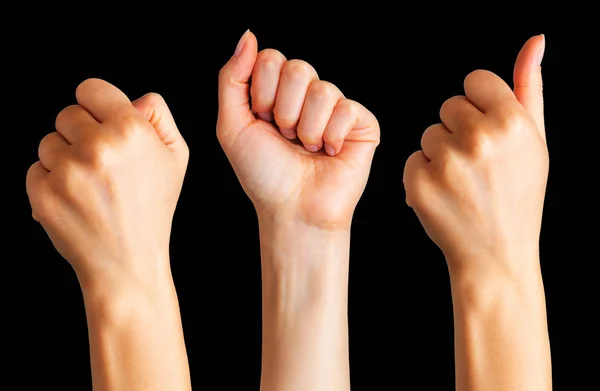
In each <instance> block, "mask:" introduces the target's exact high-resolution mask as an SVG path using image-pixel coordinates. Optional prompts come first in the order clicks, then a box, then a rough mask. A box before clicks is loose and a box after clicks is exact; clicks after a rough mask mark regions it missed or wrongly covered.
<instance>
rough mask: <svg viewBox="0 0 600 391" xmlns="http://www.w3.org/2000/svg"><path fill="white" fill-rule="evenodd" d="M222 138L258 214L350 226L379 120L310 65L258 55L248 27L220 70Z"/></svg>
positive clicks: (273, 54) (267, 51)
mask: <svg viewBox="0 0 600 391" xmlns="http://www.w3.org/2000/svg"><path fill="white" fill-rule="evenodd" d="M250 78H252V87H250V86H249V79H250ZM250 98H251V100H252V108H250V104H249V99H250ZM217 136H218V139H219V141H220V143H221V146H222V147H223V149H224V151H225V153H226V154H227V157H228V158H229V161H230V162H231V164H232V166H233V168H234V170H235V172H236V174H237V177H238V178H239V180H240V182H241V184H242V186H243V188H244V190H245V191H246V193H247V194H248V196H249V197H250V199H251V200H252V202H253V204H254V206H255V208H256V210H257V213H258V214H259V217H260V216H264V217H265V218H269V219H275V220H277V221H285V222H290V221H294V222H301V223H304V224H307V225H310V226H315V227H319V228H326V229H336V228H343V229H346V228H348V227H349V225H350V221H351V219H352V215H353V212H354V209H355V207H356V204H357V202H358V200H359V198H360V196H361V195H362V192H363V190H364V187H365V185H366V182H367V178H368V175H369V171H370V167H371V160H372V158H373V154H374V152H375V148H376V147H377V145H378V144H379V125H378V123H377V120H376V119H375V117H374V116H373V114H371V113H370V112H369V111H368V110H367V109H365V108H364V107H363V106H361V105H360V104H358V103H357V102H355V101H352V100H350V99H346V98H345V97H344V95H343V94H342V92H341V91H340V90H339V89H338V88H337V87H336V86H335V85H333V84H331V83H328V82H326V81H322V80H320V79H319V77H318V76H317V72H316V71H315V70H314V69H313V67H312V66H310V65H309V64H308V63H306V62H304V61H300V60H289V61H288V60H287V59H286V58H285V57H284V55H283V54H281V53H280V52H278V51H275V50H272V49H265V50H263V51H261V52H260V53H257V42H256V37H255V36H254V35H253V34H252V33H251V32H249V31H248V32H246V33H245V34H244V35H243V36H242V38H241V40H240V42H239V44H238V47H237V50H236V51H235V54H234V56H233V57H232V58H231V60H230V61H229V62H228V63H227V64H226V65H225V66H224V67H223V68H222V70H221V72H220V75H219V115H218V122H217Z"/></svg>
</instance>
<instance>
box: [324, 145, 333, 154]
mask: <svg viewBox="0 0 600 391" xmlns="http://www.w3.org/2000/svg"><path fill="white" fill-rule="evenodd" d="M325 152H327V154H328V155H329V156H334V155H335V149H333V147H331V146H329V145H327V144H325Z"/></svg>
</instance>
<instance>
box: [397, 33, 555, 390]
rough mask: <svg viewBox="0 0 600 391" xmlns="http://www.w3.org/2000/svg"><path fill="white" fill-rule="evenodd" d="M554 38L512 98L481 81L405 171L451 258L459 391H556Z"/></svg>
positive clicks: (537, 52)
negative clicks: (550, 92) (546, 281)
mask: <svg viewBox="0 0 600 391" xmlns="http://www.w3.org/2000/svg"><path fill="white" fill-rule="evenodd" d="M544 48H545V38H544V36H543V35H537V36H535V37H531V38H530V39H529V40H528V41H527V42H526V43H525V45H523V48H522V49H521V51H520V52H519V55H518V56H517V60H516V61H515V66H514V72H513V81H514V88H512V87H511V86H509V85H508V84H507V83H506V82H505V81H504V80H503V79H502V78H500V77H499V76H498V75H496V74H494V73H492V72H490V71H487V70H482V69H479V70H475V71H473V72H471V73H470V74H468V75H467V77H466V78H465V80H464V82H463V87H464V92H465V94H464V95H458V96H454V97H451V98H449V99H448V100H446V101H445V102H444V103H443V104H442V106H441V108H440V111H439V115H440V120H441V122H440V123H438V124H434V125H432V126H430V127H428V128H427V129H426V130H425V132H424V133H423V136H422V138H421V148H422V149H421V150H420V151H417V152H416V153H414V154H413V155H411V157H409V159H408V160H407V162H406V166H405V171H404V184H405V188H406V191H407V193H406V194H407V196H406V199H407V203H408V205H409V206H411V207H412V208H413V209H414V211H415V213H416V214H417V216H418V217H419V220H420V221H421V223H422V225H423V227H424V228H425V230H426V232H427V233H428V235H429V237H430V238H431V239H432V240H433V242H434V243H436V244H437V245H438V247H439V248H440V249H441V250H442V252H443V254H444V255H445V257H446V263H447V265H448V270H449V273H450V281H451V286H452V298H453V304H454V324H455V327H454V329H455V356H456V368H455V369H456V387H457V390H459V391H504V390H510V391H550V390H551V389H552V373H551V362H550V360H551V359H550V342H549V337H548V328H547V324H546V309H545V305H546V304H545V297H544V287H543V283H542V276H541V269H540V262H539V250H540V248H539V241H540V231H541V223H542V214H543V206H544V198H545V193H546V182H547V178H548V170H549V153H548V147H547V144H546V130H545V125H544V110H543V107H544V105H543V93H542V72H541V62H542V58H543V55H544Z"/></svg>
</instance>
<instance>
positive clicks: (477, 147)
mask: <svg viewBox="0 0 600 391" xmlns="http://www.w3.org/2000/svg"><path fill="white" fill-rule="evenodd" d="M465 144H466V149H467V153H468V154H469V156H471V157H473V158H476V159H484V158H487V157H488V156H490V154H491V153H492V149H493V141H492V139H491V137H490V136H489V135H488V134H487V133H485V132H471V133H470V134H469V135H468V136H467V137H465Z"/></svg>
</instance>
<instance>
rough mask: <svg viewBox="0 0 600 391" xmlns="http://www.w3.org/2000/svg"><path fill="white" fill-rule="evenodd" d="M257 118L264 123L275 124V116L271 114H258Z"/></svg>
mask: <svg viewBox="0 0 600 391" xmlns="http://www.w3.org/2000/svg"><path fill="white" fill-rule="evenodd" d="M256 116H257V117H258V118H260V119H262V120H263V121H267V122H273V116H272V115H271V114H270V113H256Z"/></svg>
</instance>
